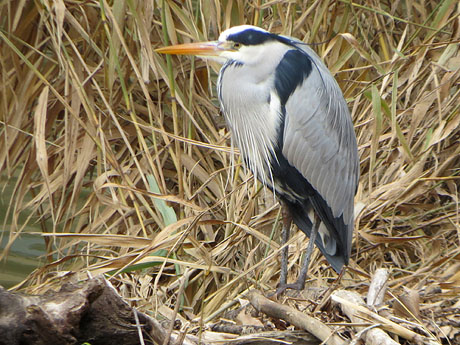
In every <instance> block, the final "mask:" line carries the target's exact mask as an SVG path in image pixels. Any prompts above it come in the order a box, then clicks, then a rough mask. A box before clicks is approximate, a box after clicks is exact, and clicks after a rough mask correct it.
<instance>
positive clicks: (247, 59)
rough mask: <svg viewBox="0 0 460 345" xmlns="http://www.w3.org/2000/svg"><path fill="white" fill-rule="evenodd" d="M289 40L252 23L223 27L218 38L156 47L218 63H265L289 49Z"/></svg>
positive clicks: (158, 50) (167, 51)
mask: <svg viewBox="0 0 460 345" xmlns="http://www.w3.org/2000/svg"><path fill="white" fill-rule="evenodd" d="M289 43H290V41H289V40H288V39H287V38H285V37H283V36H278V35H275V34H272V33H270V32H268V31H266V30H264V29H261V28H259V27H256V26H252V25H240V26H234V27H232V28H230V29H227V30H225V31H224V32H222V33H221V34H220V36H219V39H218V40H217V41H210V42H198V43H186V44H179V45H173V46H169V47H163V48H158V49H155V51H156V52H158V53H162V54H175V55H196V56H199V57H201V58H205V59H212V60H215V61H218V62H220V63H225V62H226V61H227V60H234V61H238V62H240V63H243V64H257V63H260V62H262V61H263V62H264V63H266V61H267V60H270V59H271V58H274V60H278V59H276V56H278V55H279V56H282V55H283V54H284V53H285V52H286V50H287V49H290V47H289V45H290V44H289Z"/></svg>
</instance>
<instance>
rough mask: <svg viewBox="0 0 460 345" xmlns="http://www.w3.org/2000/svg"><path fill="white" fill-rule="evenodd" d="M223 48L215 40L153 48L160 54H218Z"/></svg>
mask: <svg viewBox="0 0 460 345" xmlns="http://www.w3.org/2000/svg"><path fill="white" fill-rule="evenodd" d="M225 50H226V49H225V48H223V47H219V44H218V42H217V41H213V42H199V43H185V44H177V45H174V46H168V47H163V48H157V49H155V51H156V52H157V53H161V54H174V55H197V56H219V55H220V53H221V52H222V51H225Z"/></svg>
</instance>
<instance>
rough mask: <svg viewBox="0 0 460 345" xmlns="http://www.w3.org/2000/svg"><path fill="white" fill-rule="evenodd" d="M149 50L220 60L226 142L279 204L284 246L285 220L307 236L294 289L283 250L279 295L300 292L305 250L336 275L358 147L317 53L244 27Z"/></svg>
mask: <svg viewBox="0 0 460 345" xmlns="http://www.w3.org/2000/svg"><path fill="white" fill-rule="evenodd" d="M156 51H157V52H159V53H163V54H185V55H197V56H200V57H204V58H212V59H214V60H218V61H220V62H221V63H223V66H222V68H221V70H220V72H219V77H218V81H217V89H218V96H219V101H220V106H221V109H222V112H223V114H224V116H225V119H226V122H227V125H228V127H229V128H230V131H231V134H232V135H231V137H232V141H233V142H234V143H235V144H236V146H237V147H238V148H239V150H240V152H241V155H242V158H243V161H244V163H245V164H246V166H247V167H248V168H249V169H250V170H251V171H252V173H253V174H254V176H255V177H256V178H257V179H258V180H260V181H261V182H262V183H263V184H264V185H266V186H267V187H269V188H270V189H271V190H272V191H274V192H275V194H276V195H277V197H278V198H279V199H280V201H281V205H282V210H283V237H282V241H283V243H284V244H285V243H286V242H287V240H288V238H289V232H290V227H291V222H292V221H294V223H295V224H296V225H297V226H298V228H300V229H301V230H302V231H303V232H304V233H305V234H306V235H307V236H309V237H310V241H309V244H308V246H307V250H306V253H305V257H304V259H303V263H302V268H301V271H300V274H299V277H298V279H297V282H296V283H294V284H287V260H288V249H287V247H285V248H284V249H283V252H282V257H281V271H280V272H281V273H280V285H279V289H282V290H284V289H285V288H296V289H303V288H304V286H305V280H306V276H307V271H308V266H309V261H310V256H311V253H312V250H313V244H314V243H316V245H317V247H318V248H319V249H320V251H321V252H322V253H323V255H324V256H325V257H326V259H327V260H328V262H329V263H330V264H331V266H332V267H333V269H334V270H335V271H336V272H340V271H341V270H342V268H343V266H344V265H347V264H348V261H349V258H350V253H351V243H352V235H353V220H354V218H353V210H354V195H355V193H356V189H357V186H358V179H359V161H358V150H357V144H356V136H355V132H354V128H353V123H352V121H351V116H350V113H349V110H348V107H347V103H346V101H345V99H344V97H343V94H342V91H341V90H340V87H339V86H338V84H337V82H336V80H335V79H334V77H333V76H332V75H331V73H330V71H329V70H328V69H327V67H326V66H325V64H324V63H323V62H322V60H321V59H320V58H319V57H318V55H316V53H315V52H314V51H313V50H312V49H311V48H309V47H308V46H307V45H306V44H305V43H303V42H301V41H299V40H297V39H294V38H290V37H287V36H282V35H276V34H273V33H270V32H268V31H265V30H263V29H261V28H258V27H255V26H250V25H242V26H236V27H232V28H230V29H228V30H226V31H224V32H223V33H222V34H221V35H220V36H219V39H218V40H217V41H213V42H202V43H189V44H181V45H175V46H169V47H164V48H159V49H157V50H156ZM311 211H313V212H311ZM312 213H313V214H314V216H313V217H312V218H314V219H313V221H312V219H310V217H311V214H312ZM317 234H318V235H319V236H316V235H317Z"/></svg>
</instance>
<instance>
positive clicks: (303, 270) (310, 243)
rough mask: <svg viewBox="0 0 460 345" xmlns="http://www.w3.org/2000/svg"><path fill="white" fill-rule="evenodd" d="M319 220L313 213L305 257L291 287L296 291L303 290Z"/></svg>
mask: <svg viewBox="0 0 460 345" xmlns="http://www.w3.org/2000/svg"><path fill="white" fill-rule="evenodd" d="M320 223H321V219H320V218H319V217H318V215H317V214H316V212H315V223H314V224H313V228H312V230H311V234H310V240H309V241H308V246H307V250H306V251H305V257H304V258H303V262H302V268H301V269H300V273H299V276H298V278H297V282H296V283H294V284H293V285H294V286H296V287H297V289H298V290H303V289H304V288H305V280H306V279H307V273H308V267H309V266H310V259H311V254H312V253H313V248H315V241H316V235H318V230H319V225H320Z"/></svg>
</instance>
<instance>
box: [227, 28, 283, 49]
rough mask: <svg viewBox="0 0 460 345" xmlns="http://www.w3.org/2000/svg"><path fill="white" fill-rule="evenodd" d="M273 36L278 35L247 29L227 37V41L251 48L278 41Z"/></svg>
mask: <svg viewBox="0 0 460 345" xmlns="http://www.w3.org/2000/svg"><path fill="white" fill-rule="evenodd" d="M273 36H276V35H273V34H271V33H269V32H264V31H259V30H254V29H246V30H244V31H241V32H237V33H234V34H231V35H229V36H228V37H227V40H228V41H232V42H235V43H241V44H244V45H246V46H250V45H258V44H262V43H265V42H267V41H273V40H276V38H274V37H273Z"/></svg>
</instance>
